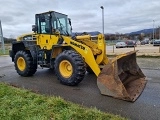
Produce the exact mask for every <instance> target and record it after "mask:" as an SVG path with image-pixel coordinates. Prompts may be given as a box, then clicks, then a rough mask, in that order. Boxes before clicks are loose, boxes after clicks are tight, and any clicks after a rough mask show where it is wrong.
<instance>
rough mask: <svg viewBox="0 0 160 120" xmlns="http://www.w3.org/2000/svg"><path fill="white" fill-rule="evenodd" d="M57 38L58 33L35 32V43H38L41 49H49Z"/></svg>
mask: <svg viewBox="0 0 160 120" xmlns="http://www.w3.org/2000/svg"><path fill="white" fill-rule="evenodd" d="M58 39H59V36H58V35H48V34H37V45H40V47H41V49H47V50H51V49H52V46H53V45H55V44H57V42H58Z"/></svg>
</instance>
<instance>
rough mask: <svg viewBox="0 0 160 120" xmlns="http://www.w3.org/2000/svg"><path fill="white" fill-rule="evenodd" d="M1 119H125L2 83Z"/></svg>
mask: <svg viewBox="0 0 160 120" xmlns="http://www.w3.org/2000/svg"><path fill="white" fill-rule="evenodd" d="M0 118H1V120H125V118H122V117H120V116H118V115H113V114H107V113H103V112H101V111H99V110H97V109H95V108H94V109H89V108H85V107H82V106H80V105H77V104H73V103H71V102H67V101H65V100H63V99H62V98H60V97H49V96H44V95H39V94H36V93H32V92H30V91H28V90H23V89H19V88H15V87H12V86H9V85H6V84H4V83H0Z"/></svg>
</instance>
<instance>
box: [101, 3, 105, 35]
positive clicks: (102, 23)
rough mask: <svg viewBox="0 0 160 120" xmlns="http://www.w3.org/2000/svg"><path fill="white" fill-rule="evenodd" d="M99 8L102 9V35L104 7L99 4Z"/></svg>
mask: <svg viewBox="0 0 160 120" xmlns="http://www.w3.org/2000/svg"><path fill="white" fill-rule="evenodd" d="M100 8H101V9H102V31H103V35H104V7H103V6H101V7H100Z"/></svg>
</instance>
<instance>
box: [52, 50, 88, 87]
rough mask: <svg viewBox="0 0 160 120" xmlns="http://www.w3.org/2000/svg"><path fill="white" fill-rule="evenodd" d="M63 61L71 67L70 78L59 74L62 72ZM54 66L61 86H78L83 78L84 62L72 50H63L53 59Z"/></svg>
mask: <svg viewBox="0 0 160 120" xmlns="http://www.w3.org/2000/svg"><path fill="white" fill-rule="evenodd" d="M64 61H67V62H68V63H69V64H70V65H71V70H72V72H71V73H70V76H69V75H68V76H67V77H65V76H63V75H62V72H61V70H64V69H62V67H61V64H63V62H64ZM54 66H55V67H54V68H55V73H56V76H57V78H58V79H59V80H60V82H61V83H62V84H65V85H69V86H75V85H78V84H79V83H80V82H81V81H82V80H83V78H84V76H85V72H86V67H85V62H84V60H83V58H82V57H81V56H80V55H79V54H78V53H77V52H75V51H73V50H65V51H63V52H62V53H60V54H59V55H58V56H57V57H56V59H55V64H54ZM60 69H61V70H60ZM66 70H67V68H66Z"/></svg>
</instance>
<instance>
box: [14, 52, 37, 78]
mask: <svg viewBox="0 0 160 120" xmlns="http://www.w3.org/2000/svg"><path fill="white" fill-rule="evenodd" d="M14 63H15V69H16V71H17V73H18V74H19V75H20V76H24V77H27V76H32V75H33V74H35V72H36V71H37V64H36V63H33V58H32V56H31V54H30V53H29V52H27V51H18V52H17V53H16V55H15V59H14Z"/></svg>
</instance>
